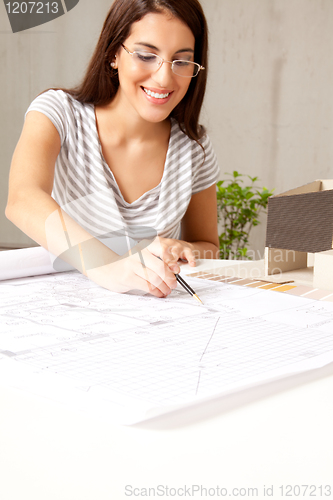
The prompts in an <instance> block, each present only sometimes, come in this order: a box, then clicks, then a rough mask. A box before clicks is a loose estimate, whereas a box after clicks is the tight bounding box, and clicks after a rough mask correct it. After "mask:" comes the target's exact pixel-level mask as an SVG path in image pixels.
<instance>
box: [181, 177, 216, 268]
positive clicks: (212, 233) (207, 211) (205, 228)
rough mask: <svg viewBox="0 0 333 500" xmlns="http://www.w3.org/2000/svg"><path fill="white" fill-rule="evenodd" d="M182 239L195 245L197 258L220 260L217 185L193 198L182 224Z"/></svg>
mask: <svg viewBox="0 0 333 500" xmlns="http://www.w3.org/2000/svg"><path fill="white" fill-rule="evenodd" d="M182 238H183V239H184V240H185V241H188V242H189V243H191V244H192V245H193V253H194V255H195V257H196V258H202V259H218V258H219V252H220V251H219V237H218V231H217V203H216V186H215V184H214V185H213V186H210V187H209V188H207V189H205V190H204V191H201V192H199V193H196V194H194V195H193V196H192V198H191V201H190V204H189V206H188V209H187V211H186V214H185V216H184V218H183V222H182Z"/></svg>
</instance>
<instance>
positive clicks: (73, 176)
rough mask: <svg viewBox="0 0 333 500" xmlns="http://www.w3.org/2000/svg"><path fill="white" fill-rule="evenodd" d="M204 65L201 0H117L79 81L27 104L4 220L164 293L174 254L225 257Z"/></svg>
mask: <svg viewBox="0 0 333 500" xmlns="http://www.w3.org/2000/svg"><path fill="white" fill-rule="evenodd" d="M205 68H207V26H206V21H205V17H204V14H203V11H202V8H201V6H200V4H199V2H198V1H197V0H182V2H179V0H134V1H133V0H115V2H114V3H113V5H112V7H111V10H110V12H109V14H108V16H107V18H106V21H105V23H104V27H103V30H102V33H101V36H100V39H99V42H98V44H97V47H96V50H95V53H94V55H93V57H92V60H91V62H90V65H89V67H88V70H87V73H86V76H85V78H84V80H83V82H82V84H81V85H80V86H79V87H77V88H76V89H72V90H67V91H64V90H49V91H47V92H45V93H43V94H41V95H40V96H39V97H37V99H35V101H33V103H32V104H31V106H30V107H29V109H28V112H27V114H26V120H25V124H24V127H23V131H22V135H21V137H20V140H19V142H18V145H17V147H16V150H15V152H14V156H13V161H12V166H11V173H10V183H9V198H8V204H7V208H6V215H7V217H8V218H9V219H10V220H11V221H12V222H13V223H14V224H16V225H17V226H18V227H19V228H20V229H22V230H23V231H24V232H25V233H26V234H28V235H29V236H30V237H31V238H33V239H34V240H35V241H37V242H38V243H39V244H40V245H42V246H44V247H45V248H47V249H48V250H49V251H50V252H51V253H53V254H54V255H56V256H59V255H60V256H61V258H62V259H64V260H66V261H68V262H69V263H71V264H72V265H74V266H75V267H76V268H77V269H79V270H80V271H81V272H83V273H84V274H86V275H87V276H88V277H89V278H90V279H92V280H94V281H95V282H96V283H98V284H99V285H101V286H103V287H105V288H108V289H109V290H113V291H118V292H126V291H129V290H131V289H139V290H143V291H145V292H150V293H151V294H153V295H155V296H157V297H165V296H167V295H168V294H169V293H170V292H171V290H172V289H173V288H175V287H176V285H177V282H176V279H175V276H174V273H178V272H179V270H180V269H179V266H178V264H177V261H178V260H179V259H182V260H186V261H188V262H189V264H190V265H193V266H194V265H195V259H196V258H198V257H203V258H215V257H217V255H218V236H217V216H216V194H215V182H216V180H217V175H218V167H217V162H216V158H215V155H214V153H213V150H212V146H211V143H210V141H209V138H208V137H207V135H206V134H205V132H204V129H203V128H202V127H201V126H200V125H199V124H198V117H199V114H200V109H201V105H202V101H203V97H204V91H205V85H206V74H207V70H206V69H205ZM156 235H157V237H155V236H156ZM179 238H181V239H179ZM105 243H106V244H105ZM124 243H126V245H127V247H126V248H125V249H124V245H123V244H124ZM119 245H120V247H119ZM133 245H135V246H134V248H133ZM111 248H112V249H111ZM126 250H127V252H126ZM119 254H120V255H122V257H119Z"/></svg>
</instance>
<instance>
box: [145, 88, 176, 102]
mask: <svg viewBox="0 0 333 500" xmlns="http://www.w3.org/2000/svg"><path fill="white" fill-rule="evenodd" d="M143 90H144V91H145V92H146V94H148V95H150V96H151V97H155V98H156V99H165V98H166V97H168V96H169V95H170V92H168V93H167V94H157V93H156V92H152V91H151V90H148V89H145V88H144V87H143Z"/></svg>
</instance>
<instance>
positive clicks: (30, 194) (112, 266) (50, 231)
mask: <svg viewBox="0 0 333 500" xmlns="http://www.w3.org/2000/svg"><path fill="white" fill-rule="evenodd" d="M60 148H61V143H60V137H59V134H58V131H57V130H56V128H55V126H54V125H53V124H52V122H51V121H50V120H49V119H48V118H47V117H46V116H45V115H43V114H42V113H40V112H38V111H31V112H29V113H28V114H27V117H26V120H25V124H24V127H23V131H22V134H21V137H20V140H19V142H18V144H17V147H16V149H15V152H14V155H13V160H12V165H11V171H10V178H9V195H8V203H7V208H6V216H7V218H8V219H9V220H11V221H12V222H13V223H14V224H15V225H16V226H18V227H19V228H20V229H21V230H22V231H23V232H24V233H26V234H27V235H28V236H30V237H31V238H32V239H33V240H35V241H36V242H37V243H39V244H40V245H42V246H43V247H44V248H46V249H48V250H49V251H50V252H51V253H52V254H54V255H56V256H59V255H61V257H62V258H64V259H65V260H66V261H67V262H69V263H70V264H71V265H73V266H74V267H75V268H76V269H79V270H80V271H81V272H84V274H86V275H87V276H88V277H89V278H91V279H92V280H93V281H95V282H96V283H98V284H100V285H101V286H103V287H105V288H107V289H109V290H113V291H118V292H125V291H128V290H130V289H140V290H144V291H146V292H150V293H152V294H153V295H156V296H157V297H162V296H165V295H168V294H169V293H170V292H171V289H172V288H175V287H176V285H177V282H176V280H175V277H174V274H173V273H172V271H171V270H170V269H169V267H168V266H166V265H165V264H164V263H163V262H162V261H160V260H159V259H157V258H156V257H155V256H154V255H152V254H151V253H150V252H149V250H147V249H143V250H142V251H141V253H140V254H138V252H136V253H135V252H134V251H133V252H132V255H130V256H129V257H127V258H119V256H118V255H117V254H115V253H114V252H112V250H110V249H109V248H107V247H106V246H105V245H103V244H102V243H101V242H100V241H98V240H97V239H96V238H93V237H92V236H91V235H90V234H89V233H88V232H87V231H85V230H84V229H83V228H82V227H80V226H79V224H77V223H76V222H75V221H74V220H73V219H71V218H70V217H69V216H68V215H67V214H66V213H65V212H64V211H63V210H61V208H60V207H59V205H58V204H57V203H56V201H55V200H54V199H53V198H52V197H51V193H52V187H53V179H54V169H55V162H56V158H57V156H58V154H59V152H60ZM85 241H89V255H84V252H82V251H81V252H80V251H79V248H80V244H81V243H83V242H85ZM69 246H70V247H72V248H73V249H76V251H72V252H68V248H69ZM82 248H83V245H82ZM82 248H81V250H82ZM64 252H66V253H65V254H64ZM64 255H65V257H63V256H64ZM87 260H88V261H89V266H87V265H86V262H87ZM142 262H143V263H142ZM88 268H89V269H88Z"/></svg>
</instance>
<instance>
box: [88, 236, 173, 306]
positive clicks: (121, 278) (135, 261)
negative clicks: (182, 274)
mask: <svg viewBox="0 0 333 500" xmlns="http://www.w3.org/2000/svg"><path fill="white" fill-rule="evenodd" d="M170 241H175V240H170ZM138 246H140V245H138ZM163 248H164V247H163ZM178 272H179V271H178ZM87 276H88V278H89V279H91V280H93V281H94V282H95V283H97V284H98V285H100V286H102V287H103V288H106V289H108V290H111V291H113V292H119V293H125V292H128V291H130V290H142V291H143V292H146V293H151V294H152V295H154V296H155V297H166V296H168V295H169V294H170V293H171V291H172V290H173V289H174V288H176V287H177V281H176V278H175V275H174V272H173V271H172V270H171V269H170V267H169V266H168V265H167V264H166V263H164V262H163V261H162V260H160V259H159V258H158V256H157V255H155V254H153V252H151V251H150V250H149V249H148V248H144V249H143V250H141V249H140V248H134V249H132V251H131V255H128V256H127V257H120V258H119V259H117V260H116V261H115V262H112V263H111V264H106V265H104V266H100V267H97V268H95V269H90V270H89V271H87Z"/></svg>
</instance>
